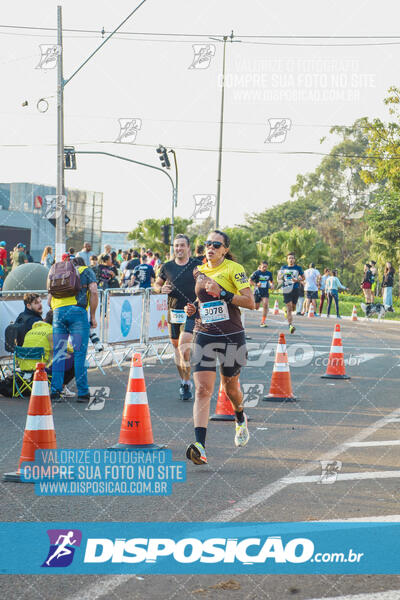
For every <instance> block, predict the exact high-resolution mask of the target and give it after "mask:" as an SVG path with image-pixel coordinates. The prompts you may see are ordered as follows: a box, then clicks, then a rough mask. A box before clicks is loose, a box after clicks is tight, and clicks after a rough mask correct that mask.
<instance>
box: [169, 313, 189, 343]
mask: <svg viewBox="0 0 400 600" xmlns="http://www.w3.org/2000/svg"><path fill="white" fill-rule="evenodd" d="M195 323H196V319H195V318H194V317H189V318H187V319H186V322H185V323H168V331H169V337H170V338H171V340H177V339H179V336H180V334H181V332H183V331H184V332H185V333H193V329H194V326H195Z"/></svg>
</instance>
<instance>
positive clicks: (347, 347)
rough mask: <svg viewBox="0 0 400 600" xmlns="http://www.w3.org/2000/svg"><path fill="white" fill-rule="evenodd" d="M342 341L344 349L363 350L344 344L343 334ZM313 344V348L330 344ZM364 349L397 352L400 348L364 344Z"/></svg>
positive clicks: (325, 346) (326, 346)
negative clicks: (375, 346) (373, 346)
mask: <svg viewBox="0 0 400 600" xmlns="http://www.w3.org/2000/svg"><path fill="white" fill-rule="evenodd" d="M342 341H344V349H345V350H349V349H350V350H358V351H360V350H363V347H362V346H348V345H347V344H346V336H344V338H342ZM312 345H313V346H314V348H330V347H331V346H330V345H329V346H328V345H327V344H312ZM365 349H366V350H379V351H380V352H386V351H387V350H397V351H398V352H400V348H387V347H386V346H384V347H382V346H379V348H372V347H371V346H366V347H365Z"/></svg>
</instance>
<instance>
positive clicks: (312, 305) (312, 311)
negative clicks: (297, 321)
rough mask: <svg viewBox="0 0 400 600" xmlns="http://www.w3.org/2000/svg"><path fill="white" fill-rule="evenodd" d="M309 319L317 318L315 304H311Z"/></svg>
mask: <svg viewBox="0 0 400 600" xmlns="http://www.w3.org/2000/svg"><path fill="white" fill-rule="evenodd" d="M307 316H308V318H309V319H312V318H313V317H315V312H314V304H313V303H312V302H310V306H309V307H308V315H307Z"/></svg>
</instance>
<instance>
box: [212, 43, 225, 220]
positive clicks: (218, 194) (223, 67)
mask: <svg viewBox="0 0 400 600" xmlns="http://www.w3.org/2000/svg"><path fill="white" fill-rule="evenodd" d="M227 39H228V36H227V35H224V51H223V59H222V90H221V116H220V120H219V150H218V177H217V206H216V208H215V229H219V212H220V205H221V170H222V142H223V134H224V103H225V57H226V40H227Z"/></svg>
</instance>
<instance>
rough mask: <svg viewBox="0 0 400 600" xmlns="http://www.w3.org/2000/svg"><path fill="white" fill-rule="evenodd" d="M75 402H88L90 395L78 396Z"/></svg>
mask: <svg viewBox="0 0 400 600" xmlns="http://www.w3.org/2000/svg"><path fill="white" fill-rule="evenodd" d="M76 401H77V402H82V403H83V402H89V401H90V394H84V395H83V396H78V397H77V399H76Z"/></svg>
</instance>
